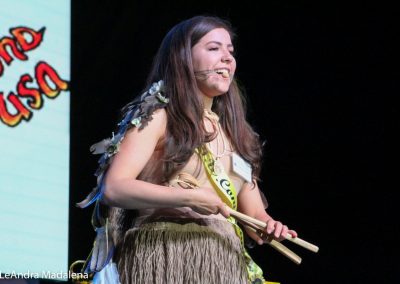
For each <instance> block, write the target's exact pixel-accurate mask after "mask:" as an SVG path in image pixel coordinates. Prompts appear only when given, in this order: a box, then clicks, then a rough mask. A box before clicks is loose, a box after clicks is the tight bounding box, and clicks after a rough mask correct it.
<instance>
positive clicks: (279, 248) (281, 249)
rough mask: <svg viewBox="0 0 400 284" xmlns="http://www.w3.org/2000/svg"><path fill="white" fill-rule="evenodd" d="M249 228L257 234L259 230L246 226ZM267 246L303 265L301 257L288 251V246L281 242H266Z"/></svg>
mask: <svg viewBox="0 0 400 284" xmlns="http://www.w3.org/2000/svg"><path fill="white" fill-rule="evenodd" d="M245 226H246V227H247V228H249V229H250V230H252V231H253V232H255V233H257V229H255V228H253V227H250V226H248V225H245ZM265 241H266V243H267V244H269V245H270V246H271V247H273V248H274V249H276V250H277V251H278V252H280V253H281V254H283V255H284V256H286V257H288V258H289V259H290V260H291V261H293V262H294V263H296V264H300V263H301V257H300V256H298V255H297V254H295V253H294V252H293V251H291V250H290V249H288V248H287V247H286V246H284V245H283V244H281V243H280V242H277V241H275V240H265Z"/></svg>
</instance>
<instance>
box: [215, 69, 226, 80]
mask: <svg viewBox="0 0 400 284" xmlns="http://www.w3.org/2000/svg"><path fill="white" fill-rule="evenodd" d="M215 72H216V73H217V74H220V75H222V77H224V78H229V72H228V70H226V69H217V70H215Z"/></svg>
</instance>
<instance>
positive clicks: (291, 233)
mask: <svg viewBox="0 0 400 284" xmlns="http://www.w3.org/2000/svg"><path fill="white" fill-rule="evenodd" d="M288 233H289V234H290V235H292V237H293V238H297V232H296V231H293V230H289V231H288Z"/></svg>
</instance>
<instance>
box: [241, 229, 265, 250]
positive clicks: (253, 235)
mask: <svg viewBox="0 0 400 284" xmlns="http://www.w3.org/2000/svg"><path fill="white" fill-rule="evenodd" d="M244 228H245V230H246V233H247V234H248V235H249V237H250V238H252V239H253V240H254V241H256V242H257V244H259V245H262V244H264V240H263V239H262V237H260V235H259V233H260V232H256V230H255V229H253V228H251V227H248V226H244Z"/></svg>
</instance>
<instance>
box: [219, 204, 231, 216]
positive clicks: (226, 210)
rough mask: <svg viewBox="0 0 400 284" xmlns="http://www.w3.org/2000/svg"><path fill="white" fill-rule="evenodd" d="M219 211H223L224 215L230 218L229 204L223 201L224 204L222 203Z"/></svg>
mask: <svg viewBox="0 0 400 284" xmlns="http://www.w3.org/2000/svg"><path fill="white" fill-rule="evenodd" d="M219 213H221V214H222V216H224V217H225V218H229V216H230V215H231V214H230V213H229V209H228V206H227V205H226V204H225V203H222V204H221V205H220V208H219Z"/></svg>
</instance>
